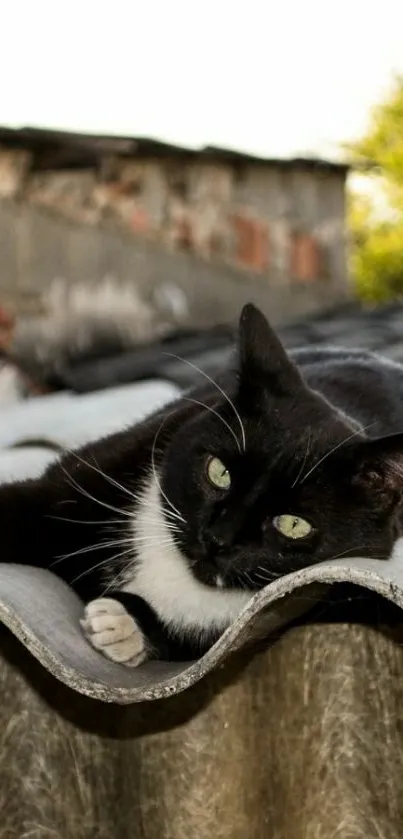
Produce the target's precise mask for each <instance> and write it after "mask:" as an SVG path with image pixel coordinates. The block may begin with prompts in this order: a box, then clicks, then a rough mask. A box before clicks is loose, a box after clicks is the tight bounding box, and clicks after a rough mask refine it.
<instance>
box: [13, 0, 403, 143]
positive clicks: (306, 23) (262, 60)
mask: <svg viewBox="0 0 403 839" xmlns="http://www.w3.org/2000/svg"><path fill="white" fill-rule="evenodd" d="M1 20H2V33H1V34H2V37H1V50H0V78H1V80H2V83H1V97H0V124H3V125H4V124H10V125H27V124H29V125H37V126H48V127H56V128H66V129H73V130H74V129H76V130H80V131H81V130H83V131H91V132H103V133H113V134H129V135H137V134H140V135H146V136H154V137H158V138H161V139H168V140H171V141H174V142H178V143H181V144H184V145H186V144H189V145H195V146H197V145H202V144H207V143H211V144H215V145H222V146H229V147H232V148H238V149H242V150H247V151H250V152H255V153H259V154H264V155H290V154H294V153H301V152H302V153H304V152H305V153H306V152H309V153H317V154H325V155H326V154H328V155H330V156H334V154H335V151H336V149H337V144H338V143H339V142H340V141H342V140H346V139H350V138H352V137H354V136H356V135H358V134H359V133H360V132H361V131H362V130H363V129H364V128H365V125H366V120H367V115H368V110H369V108H370V107H371V105H373V104H374V103H375V102H376V101H377V100H378V99H379V97H382V94H384V93H385V90H387V89H388V86H389V85H390V81H391V77H392V74H393V73H394V72H396V71H400V72H402V73H403V2H402V0H382V3H378V2H377V3H373V4H371V3H368V0H349V2H347V0H339V2H337V3H336V2H334V0H333V2H330V3H329V2H327V3H326V2H323V0H277V1H276V2H274V0H247V2H239V0H238V2H235V0H202V2H195V0H142V1H141V2H140V0H112V2H105V0H103V2H101V0H68V2H67V3H63V4H60V3H55V2H54V0H34V2H33V0H13V2H12V3H6V4H4V8H3V9H2V15H1Z"/></svg>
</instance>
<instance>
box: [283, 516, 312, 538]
mask: <svg viewBox="0 0 403 839" xmlns="http://www.w3.org/2000/svg"><path fill="white" fill-rule="evenodd" d="M273 524H274V527H275V528H276V530H278V531H279V532H280V533H282V534H283V536H287V539H305V537H306V536H309V534H310V533H311V531H312V525H311V524H309V522H308V521H306V520H305V519H301V518H300V517H299V516H291V515H284V516H276V517H275V518H274V519H273Z"/></svg>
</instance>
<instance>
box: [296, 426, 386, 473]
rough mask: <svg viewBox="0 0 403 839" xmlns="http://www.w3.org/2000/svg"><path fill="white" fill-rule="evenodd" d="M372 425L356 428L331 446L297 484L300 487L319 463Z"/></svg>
mask: <svg viewBox="0 0 403 839" xmlns="http://www.w3.org/2000/svg"><path fill="white" fill-rule="evenodd" d="M373 425H376V422H371V423H369V425H366V426H365V428H357V429H356V430H355V431H353V433H352V434H349V435H348V437H346V438H345V439H344V440H341V442H339V443H337V445H336V446H333V448H332V449H330V451H329V452H326V454H324V455H323V457H321V458H319V460H318V461H317V462H316V463H314V465H313V466H312V468H311V469H309V471H308V472H307V473H306V475H304V477H303V478H301V480H300V482H299V483H300V485H301V484H303V483H304V481H306V479H307V478H309V476H310V475H312V472H314V471H315V469H317V468H318V466H320V464H321V463H323V462H324V461H325V460H327V458H328V457H330V455H332V454H334V452H336V451H337V449H340V448H341V447H342V446H344V445H345V444H346V443H348V442H349V441H350V440H352V439H353V437H357V436H358V435H359V434H362V433H363V431H367V430H368V428H371V426H373Z"/></svg>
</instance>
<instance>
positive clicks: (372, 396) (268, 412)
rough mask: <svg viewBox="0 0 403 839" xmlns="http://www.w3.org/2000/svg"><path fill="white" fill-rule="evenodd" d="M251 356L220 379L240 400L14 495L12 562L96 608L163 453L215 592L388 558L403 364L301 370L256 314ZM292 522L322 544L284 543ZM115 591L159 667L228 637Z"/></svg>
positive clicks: (114, 447) (162, 418)
mask: <svg viewBox="0 0 403 839" xmlns="http://www.w3.org/2000/svg"><path fill="white" fill-rule="evenodd" d="M238 349H239V352H238V362H237V364H236V365H234V370H233V371H231V370H228V371H226V372H225V371H224V373H223V374H222V376H221V377H220V378H219V380H217V381H218V383H219V385H220V387H221V388H223V390H224V391H225V393H227V394H228V395H229V397H230V399H231V400H232V403H233V405H231V404H230V402H229V401H228V400H227V399H226V398H224V396H223V395H222V393H221V391H220V390H218V389H217V388H216V387H215V386H213V385H210V384H209V383H208V384H207V385H206V386H205V387H203V388H198V389H196V390H195V391H194V392H192V393H190V394H187V395H186V397H184V398H181V399H179V400H178V401H177V402H176V403H175V404H174V405H169V406H168V407H167V408H165V409H163V410H162V411H159V412H157V413H156V414H154V415H153V416H151V417H150V418H148V419H147V420H145V421H144V422H142V423H140V424H139V425H137V426H136V427H135V428H132V429H130V430H127V431H123V432H121V433H119V434H115V435H113V436H111V437H109V438H107V439H104V440H100V441H98V442H97V443H94V444H91V445H87V446H86V447H84V448H83V449H81V450H80V451H78V452H77V453H70V454H66V455H65V456H64V457H62V458H61V460H60V462H57V463H55V464H54V465H51V466H50V468H48V470H47V471H46V473H45V474H44V476H43V477H41V478H39V479H36V480H32V481H25V482H21V483H15V484H10V485H5V486H2V487H0V514H1V517H2V518H1V520H2V537H3V539H2V558H3V560H4V559H6V560H7V561H10V562H18V563H28V564H37V565H40V566H43V567H45V568H51V570H53V571H54V572H55V573H56V574H58V575H59V576H60V577H62V578H63V579H64V580H65V581H66V582H68V583H69V584H71V585H72V586H73V587H74V589H75V590H76V591H77V593H78V594H79V596H80V597H81V598H82V599H83V600H84V601H89V600H92V599H94V598H95V597H98V596H100V595H101V594H102V593H103V591H104V589H105V582H106V572H108V575H109V577H110V574H111V572H114V573H117V572H118V571H119V570H121V569H122V568H124V567H125V565H127V564H128V561H127V559H125V557H123V558H118V559H116V560H114V559H113V557H114V555H115V554H116V553H119V548H117V547H115V546H112V545H110V546H109V547H108V546H107V544H106V543H107V542H108V541H111V542H115V541H118V539H119V538H120V537H122V536H123V535H124V536H126V537H127V526H128V517H127V515H124V516H122V515H121V511H123V513H124V514H127V513H129V512H130V513H132V514H133V516H134V517H135V515H136V505H137V501H136V500H135V499H133V497H132V496H131V495H130V493H131V492H135V493H138V492H139V491H141V487H142V485H143V484H144V481H145V480H146V477H147V476H148V475H149V474H150V467H151V459H152V451H153V446H154V447H155V464H156V467H157V468H158V471H159V474H160V481H161V486H162V490H163V492H164V493H165V495H166V497H167V498H169V500H170V501H171V502H172V504H173V505H174V506H175V508H177V509H178V510H179V511H180V512H181V514H182V515H183V517H184V519H185V522H186V523H185V524H183V525H181V527H180V533H179V534H177V535H176V536H175V539H176V541H177V544H178V546H179V547H180V549H181V551H182V553H183V554H184V557H186V559H185V560H184V561H187V562H188V564H189V567H190V568H191V571H192V573H193V574H194V575H195V577H196V578H197V579H198V580H199V581H200V582H201V583H203V584H205V585H206V586H211V587H214V588H216V586H217V576H218V575H219V577H220V579H221V580H222V581H223V583H224V590H225V589H234V588H247V589H250V590H251V591H253V590H256V589H259V588H261V587H262V586H263V585H265V584H266V583H267V582H270V580H273V579H275V578H276V577H278V576H282V575H284V574H286V573H289V572H291V571H295V570H297V569H300V568H302V567H304V566H307V565H311V564H313V563H316V562H319V561H321V560H324V559H330V558H332V557H337V556H341V555H342V556H349V555H350V556H353V555H357V554H361V555H367V556H371V557H376V558H379V559H382V560H386V559H387V557H388V556H389V554H390V552H391V549H392V547H393V543H394V541H395V540H396V538H397V537H398V536H399V535H401V534H402V533H403V524H402V504H401V499H402V492H401V490H402V486H403V434H401V433H400V432H401V431H402V430H403V367H401V366H400V365H397V364H394V363H392V362H388V361H386V360H382V359H380V358H377V357H376V356H374V355H372V354H370V353H365V352H360V351H357V352H351V351H347V350H337V349H329V350H327V351H326V350H323V349H320V350H318V351H315V350H312V349H309V350H304V349H302V350H299V351H296V352H295V353H293V354H292V357H293V360H291V358H290V357H289V356H287V355H286V353H285V351H284V349H283V347H282V345H281V343H280V341H279V339H278V338H277V336H276V335H275V333H274V332H273V331H272V330H271V328H270V327H269V325H268V324H267V321H266V320H265V318H264V317H263V315H262V314H261V313H260V312H259V311H258V310H257V309H255V308H254V307H252V306H247V307H245V309H244V310H243V313H242V315H241V321H240V334H239V348H238ZM189 399H190V401H189ZM192 400H196V402H197V403H200V402H202V403H203V404H204V405H205V406H206V407H207V410H206V408H204V407H201V406H200V404H195V402H194V401H192ZM234 408H235V410H234ZM209 409H210V410H209ZM217 413H218V414H219V416H217ZM220 417H221V418H222V419H220ZM222 420H224V422H222ZM242 429H243V431H242ZM243 434H244V435H245V443H246V445H245V450H243V439H242V437H243ZM211 455H214V456H218V457H219V458H220V459H221V460H222V461H223V462H224V464H225V465H226V467H227V468H228V469H229V471H230V474H231V487H230V489H229V490H228V491H222V490H217V489H215V488H214V487H213V486H212V485H211V484H210V483H209V481H208V479H207V477H206V462H207V460H208V458H209V456H211ZM162 501H163V504H164V505H165V507H166V502H165V500H164V499H162ZM282 514H292V515H297V516H300V517H302V518H303V519H306V520H307V521H308V522H309V523H310V524H311V525H312V528H313V529H312V532H311V534H310V535H309V536H307V537H306V538H304V539H301V540H293V539H288V538H286V537H285V536H283V535H282V534H281V533H279V532H278V530H277V529H276V528H275V526H274V524H273V520H274V519H275V517H276V516H279V515H282ZM110 520H113V524H111V525H109V522H110ZM109 526H111V527H113V528H114V529H113V531H110V533H111V534H112V535H111V536H110V539H109V530H108V527H109ZM97 546H98V547H97ZM85 549H88V551H85ZM111 566H112V567H111ZM134 573H135V572H134ZM109 577H108V578H109ZM108 596H114V597H115V596H116V597H117V599H120V600H121V602H123V603H124V605H126V607H127V608H128V609H129V611H131V612H132V614H133V615H134V616H135V617H136V620H137V621H138V622H139V624H140V626H141V627H142V629H143V631H144V632H145V634H146V636H147V637H148V638H149V640H150V641H151V644H152V646H153V649H154V650H155V653H156V654H157V655H159V656H160V657H163V658H172V659H183V658H190V657H194V656H195V655H197V654H199V653H200V652H203V650H204V649H205V648H206V647H208V646H209V645H210V644H211V643H212V642H213V641H214V640H215V637H214V634H210V635H209V633H208V632H207V633H206V635H205V636H204V638H203V639H192V638H191V637H181V638H179V637H178V636H177V635H175V633H174V632H173V631H172V627H170V626H169V625H168V624H167V623H166V622H165V623H164V622H163V621H162V620H161V617H160V616H158V614H157V612H156V611H154V610H153V609H151V607H150V606H149V604H147V603H146V602H145V601H144V600H141V598H137V597H135V596H134V595H127V594H125V593H124V592H123V593H122V592H115V591H109V592H108Z"/></svg>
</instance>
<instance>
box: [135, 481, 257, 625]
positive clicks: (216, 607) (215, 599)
mask: <svg viewBox="0 0 403 839" xmlns="http://www.w3.org/2000/svg"><path fill="white" fill-rule="evenodd" d="M171 527H172V525H171V524H170V523H168V522H167V520H166V519H165V516H164V513H163V509H162V506H161V501H160V492H159V489H158V484H157V481H156V480H155V478H154V477H151V478H150V479H149V481H148V483H147V485H146V487H145V489H144V492H143V496H142V499H141V501H140V503H139V506H138V507H137V509H136V513H135V518H134V519H133V544H134V548H135V551H136V556H137V559H136V562H135V564H134V566H133V572H132V574H131V575H130V572H129V574H128V575H127V577H126V581H125V583H124V585H123V587H122V589H123V591H126V592H129V593H131V594H137V595H139V596H140V597H142V598H144V600H146V601H147V603H149V605H150V606H152V608H153V609H154V610H155V612H156V613H157V615H158V616H159V618H160V619H161V620H162V621H163V622H164V623H165V624H166V625H167V626H168V627H172V629H174V630H175V631H176V632H177V633H179V634H189V633H194V635H197V636H200V635H203V633H204V632H209V631H224V629H226V627H227V626H229V625H230V624H231V623H232V622H233V621H234V620H235V618H236V617H237V616H238V615H239V613H240V611H241V610H242V609H243V608H244V606H246V604H247V603H248V602H249V600H250V599H251V596H252V595H251V593H250V592H247V591H243V590H240V589H239V590H228V589H223V588H216V589H214V588H212V587H210V586H206V585H203V583H200V582H199V581H198V580H197V579H196V578H195V577H194V575H193V574H192V572H191V570H190V568H189V565H188V563H187V560H186V558H185V557H184V556H183V555H182V553H181V551H180V550H179V548H178V547H177V545H176V543H175V541H174V538H173V535H172V530H171Z"/></svg>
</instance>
